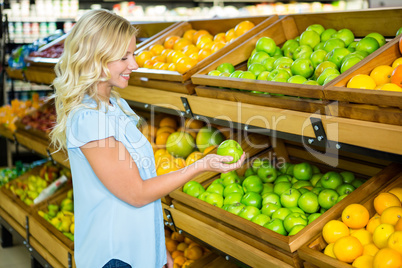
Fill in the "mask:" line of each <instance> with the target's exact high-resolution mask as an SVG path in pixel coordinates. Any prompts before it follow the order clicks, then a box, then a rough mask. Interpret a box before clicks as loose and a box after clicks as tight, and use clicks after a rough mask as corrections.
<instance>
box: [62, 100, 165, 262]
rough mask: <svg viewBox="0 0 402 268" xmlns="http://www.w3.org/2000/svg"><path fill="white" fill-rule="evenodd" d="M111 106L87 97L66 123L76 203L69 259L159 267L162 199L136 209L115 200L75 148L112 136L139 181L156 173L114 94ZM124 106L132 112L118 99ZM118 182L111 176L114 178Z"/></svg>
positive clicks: (162, 243) (147, 146) (143, 140)
mask: <svg viewBox="0 0 402 268" xmlns="http://www.w3.org/2000/svg"><path fill="white" fill-rule="evenodd" d="M110 101H111V103H112V105H113V106H108V108H107V109H106V107H105V105H102V107H101V109H100V110H95V109H93V108H95V107H96V102H95V101H94V100H93V99H91V98H90V97H88V96H86V97H85V99H84V101H83V103H84V104H85V105H86V107H78V108H76V109H75V110H74V111H73V112H72V113H71V114H70V115H69V117H68V121H67V129H66V131H67V132H66V133H67V148H68V156H69V161H70V166H71V171H72V177H73V189H74V206H75V211H74V215H75V235H74V240H75V241H74V243H75V250H74V259H75V262H76V265H77V267H78V268H98V267H102V266H103V265H104V264H106V263H107V262H108V261H109V260H111V259H120V260H122V261H124V262H126V263H129V264H130V265H131V266H132V267H133V268H134V267H138V268H147V267H150V268H151V267H152V268H154V267H155V268H161V267H162V266H163V265H164V264H165V263H166V247H165V240H164V230H163V228H164V227H163V215H162V205H161V201H160V200H157V201H155V202H152V203H150V204H148V205H145V206H143V207H141V208H136V207H134V206H132V205H129V204H127V203H125V202H124V201H122V200H120V199H118V198H117V197H116V196H114V195H113V194H112V193H110V192H109V190H108V189H107V188H106V187H105V186H104V185H103V184H102V183H101V181H100V180H99V179H98V177H97V176H96V175H95V173H94V172H93V170H92V168H91V166H90V165H89V163H88V161H87V159H86V158H85V156H84V155H83V153H82V152H81V149H80V146H82V145H84V144H86V143H88V142H90V141H95V140H102V139H105V138H107V137H114V138H115V139H116V140H117V141H120V142H122V143H123V144H124V146H125V147H126V149H127V150H128V152H129V153H130V155H131V157H132V159H131V161H134V162H135V163H136V165H137V167H138V169H139V172H140V175H141V178H142V179H143V180H146V179H149V178H151V177H154V176H156V170H155V160H154V156H153V150H152V147H151V145H150V143H149V142H148V140H147V139H146V138H145V136H144V135H142V133H141V132H140V131H139V130H138V128H137V127H136V124H137V122H138V119H137V118H136V117H134V116H131V117H129V116H127V115H126V114H124V112H123V111H122V110H121V109H120V108H119V106H118V105H117V103H116V100H115V99H114V98H111V100H110ZM121 104H122V106H123V108H124V109H125V110H128V111H130V112H132V113H134V112H133V111H132V110H131V108H130V106H129V105H128V104H127V102H126V101H124V100H123V99H121ZM113 179H115V180H118V179H119V178H118V177H117V176H116V177H115V178H113Z"/></svg>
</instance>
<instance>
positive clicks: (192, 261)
mask: <svg viewBox="0 0 402 268" xmlns="http://www.w3.org/2000/svg"><path fill="white" fill-rule="evenodd" d="M193 263H194V260H187V261H186V262H185V263H183V265H182V266H181V268H189V267H191V265H192V264H193Z"/></svg>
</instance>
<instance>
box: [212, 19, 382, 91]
mask: <svg viewBox="0 0 402 268" xmlns="http://www.w3.org/2000/svg"><path fill="white" fill-rule="evenodd" d="M385 43H386V41H385V38H384V36H382V35H381V34H379V33H374V32H373V33H370V34H368V35H366V36H365V37H364V38H362V39H361V40H358V41H357V40H355V36H354V34H353V32H352V31H351V30H349V29H341V30H338V31H337V30H335V29H333V28H328V29H325V28H324V27H323V26H322V25H320V24H312V25H310V26H308V27H307V29H306V30H305V31H304V32H303V33H302V34H301V35H300V36H297V37H296V38H294V39H290V40H287V41H286V42H285V43H284V44H283V45H282V47H279V46H277V45H276V43H275V41H274V40H273V39H272V38H270V37H266V36H264V37H261V38H260V39H259V40H258V41H257V42H256V45H255V48H254V50H253V51H252V53H251V55H250V57H249V59H248V61H247V70H246V71H242V70H235V67H234V66H233V65H232V64H231V63H228V62H226V63H222V64H221V65H219V66H218V67H217V69H216V70H212V71H210V72H209V73H208V75H213V76H224V77H233V78H244V79H257V80H266V81H274V82H287V83H298V84H308V85H325V84H326V83H328V82H329V81H331V80H332V79H334V78H336V77H337V76H338V75H340V74H341V73H343V72H345V71H346V70H348V69H349V68H351V67H352V66H353V65H355V64H356V63H358V62H359V61H361V60H362V59H364V58H365V57H366V56H368V55H369V54H371V53H373V52H374V51H375V50H377V49H378V48H379V47H381V46H382V45H384V44H385ZM257 93H263V92H257Z"/></svg>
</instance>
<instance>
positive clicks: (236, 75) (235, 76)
mask: <svg viewBox="0 0 402 268" xmlns="http://www.w3.org/2000/svg"><path fill="white" fill-rule="evenodd" d="M242 72H243V71H242V70H236V71H234V72H233V73H231V74H230V75H229V77H232V78H239V75H240V74H241V73H242Z"/></svg>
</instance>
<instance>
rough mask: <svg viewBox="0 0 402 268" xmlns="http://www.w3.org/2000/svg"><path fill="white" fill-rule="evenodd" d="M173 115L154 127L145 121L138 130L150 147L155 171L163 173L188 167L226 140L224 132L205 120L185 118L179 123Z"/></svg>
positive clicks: (159, 173)
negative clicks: (207, 123)
mask: <svg viewBox="0 0 402 268" xmlns="http://www.w3.org/2000/svg"><path fill="white" fill-rule="evenodd" d="M178 122H179V120H178V119H177V118H176V117H173V116H171V117H169V116H166V117H164V118H162V119H161V120H160V121H159V123H158V124H157V125H158V126H157V127H155V126H152V125H151V124H149V123H147V124H144V125H143V126H142V127H141V131H142V133H143V134H144V135H145V137H147V139H148V140H149V141H150V142H151V144H152V146H153V148H154V156H155V162H156V173H157V174H158V175H162V174H166V173H169V172H172V171H175V170H178V169H180V168H184V167H185V166H188V165H190V164H192V163H194V162H195V161H197V160H198V159H201V158H202V157H203V156H205V155H206V154H208V153H210V152H211V151H212V150H214V149H215V148H216V147H217V146H218V145H219V144H220V143H221V142H223V141H224V140H226V136H225V135H228V133H227V132H225V131H224V130H222V131H221V130H219V129H218V127H215V126H212V125H210V126H207V125H206V124H205V122H203V121H200V120H194V119H186V120H185V122H184V123H183V124H182V125H181V126H180V124H179V123H178Z"/></svg>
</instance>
